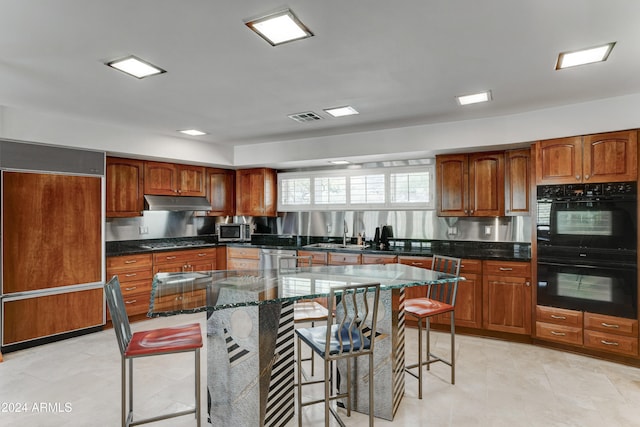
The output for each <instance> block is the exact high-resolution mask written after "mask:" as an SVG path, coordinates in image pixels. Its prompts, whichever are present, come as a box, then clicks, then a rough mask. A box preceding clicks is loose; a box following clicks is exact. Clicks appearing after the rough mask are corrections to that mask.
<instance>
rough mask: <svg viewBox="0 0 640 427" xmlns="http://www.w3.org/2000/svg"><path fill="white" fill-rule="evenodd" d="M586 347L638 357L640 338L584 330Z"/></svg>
mask: <svg viewBox="0 0 640 427" xmlns="http://www.w3.org/2000/svg"><path fill="white" fill-rule="evenodd" d="M585 320H586V316H585ZM584 346H585V347H588V348H592V349H596V350H604V351H608V352H612V353H619V354H624V355H628V356H637V355H638V338H635V337H625V336H622V335H615V334H609V333H606V332H599V331H590V330H588V329H585V330H584Z"/></svg>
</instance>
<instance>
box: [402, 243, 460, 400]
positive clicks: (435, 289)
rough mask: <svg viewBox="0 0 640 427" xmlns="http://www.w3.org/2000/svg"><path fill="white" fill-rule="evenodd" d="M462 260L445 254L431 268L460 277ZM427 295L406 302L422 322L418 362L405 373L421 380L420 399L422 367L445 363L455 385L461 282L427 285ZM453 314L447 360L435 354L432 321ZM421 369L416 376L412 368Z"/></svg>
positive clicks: (412, 315)
mask: <svg viewBox="0 0 640 427" xmlns="http://www.w3.org/2000/svg"><path fill="white" fill-rule="evenodd" d="M460 264H461V259H460V258H453V257H448V256H443V255H434V257H433V263H432V265H431V269H432V270H433V271H439V272H443V273H448V274H453V275H455V276H456V278H458V277H459V276H460ZM425 287H426V288H427V293H426V296H425V297H420V298H409V299H407V300H406V301H405V303H404V311H405V314H407V315H409V316H411V317H413V318H415V319H417V320H418V363H414V364H411V365H407V366H405V371H406V372H407V373H409V374H410V375H412V376H413V377H415V378H417V379H418V399H422V367H423V366H425V365H426V366H427V370H428V369H429V368H430V366H431V364H432V363H434V362H443V363H444V364H446V365H449V366H450V367H451V384H455V372H456V371H455V367H456V363H455V337H456V328H455V318H454V314H455V305H456V294H457V292H458V280H457V279H456V280H455V281H450V282H446V283H434V284H430V285H426V286H425ZM445 313H449V319H450V333H451V359H450V360H446V359H443V358H441V357H438V356H436V355H434V354H433V353H431V340H430V337H429V333H430V331H431V324H430V320H431V318H432V317H433V316H437V315H439V314H445ZM423 320H424V321H425V326H426V328H425V329H426V339H427V349H426V356H427V360H425V361H423V360H422V353H423V350H422V321H423ZM415 368H418V374H417V375H416V374H415V373H414V372H413V371H412V369H415Z"/></svg>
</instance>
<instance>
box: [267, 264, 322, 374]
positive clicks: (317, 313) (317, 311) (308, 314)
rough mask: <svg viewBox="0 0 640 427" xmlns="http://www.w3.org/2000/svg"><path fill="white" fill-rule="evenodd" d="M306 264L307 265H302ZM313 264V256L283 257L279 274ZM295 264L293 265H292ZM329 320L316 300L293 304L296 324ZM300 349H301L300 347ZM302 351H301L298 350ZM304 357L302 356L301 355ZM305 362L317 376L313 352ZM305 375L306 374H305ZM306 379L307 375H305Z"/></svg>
mask: <svg viewBox="0 0 640 427" xmlns="http://www.w3.org/2000/svg"><path fill="white" fill-rule="evenodd" d="M301 262H304V264H306V265H301ZM312 262H313V257H312V256H310V255H309V256H293V255H282V256H279V257H278V272H285V271H286V270H287V269H288V268H295V267H301V266H303V267H311V266H312ZM292 264H293V265H292ZM328 318H329V311H328V310H327V308H326V307H325V306H323V305H322V304H320V303H319V302H317V301H314V300H298V301H296V302H294V303H293V322H294V324H300V323H310V324H311V326H312V327H313V326H315V323H316V322H326V321H327V319H328ZM298 348H299V347H298ZM298 351H300V350H298ZM300 357H302V355H300ZM301 360H302V361H303V362H307V361H310V362H311V376H314V375H315V358H314V357H313V352H311V356H310V357H307V358H303V359H301ZM303 374H304V372H303ZM305 377H306V374H305Z"/></svg>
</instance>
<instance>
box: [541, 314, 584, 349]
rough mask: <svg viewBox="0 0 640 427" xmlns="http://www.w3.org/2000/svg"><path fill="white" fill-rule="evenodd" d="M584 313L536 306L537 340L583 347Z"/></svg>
mask: <svg viewBox="0 0 640 427" xmlns="http://www.w3.org/2000/svg"><path fill="white" fill-rule="evenodd" d="M582 317H583V315H582V312H581V311H576V310H566V309H563V308H556V307H546V306H541V305H538V306H536V338H538V339H541V340H546V341H555V342H559V343H563V344H573V345H582Z"/></svg>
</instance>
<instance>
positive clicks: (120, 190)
mask: <svg viewBox="0 0 640 427" xmlns="http://www.w3.org/2000/svg"><path fill="white" fill-rule="evenodd" d="M143 182H144V162H143V161H141V160H131V159H120V158H117V157H107V171H106V187H107V201H106V202H107V213H106V216H107V217H108V218H115V217H133V216H141V215H142V210H143V209H144V193H143V189H144V187H143Z"/></svg>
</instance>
